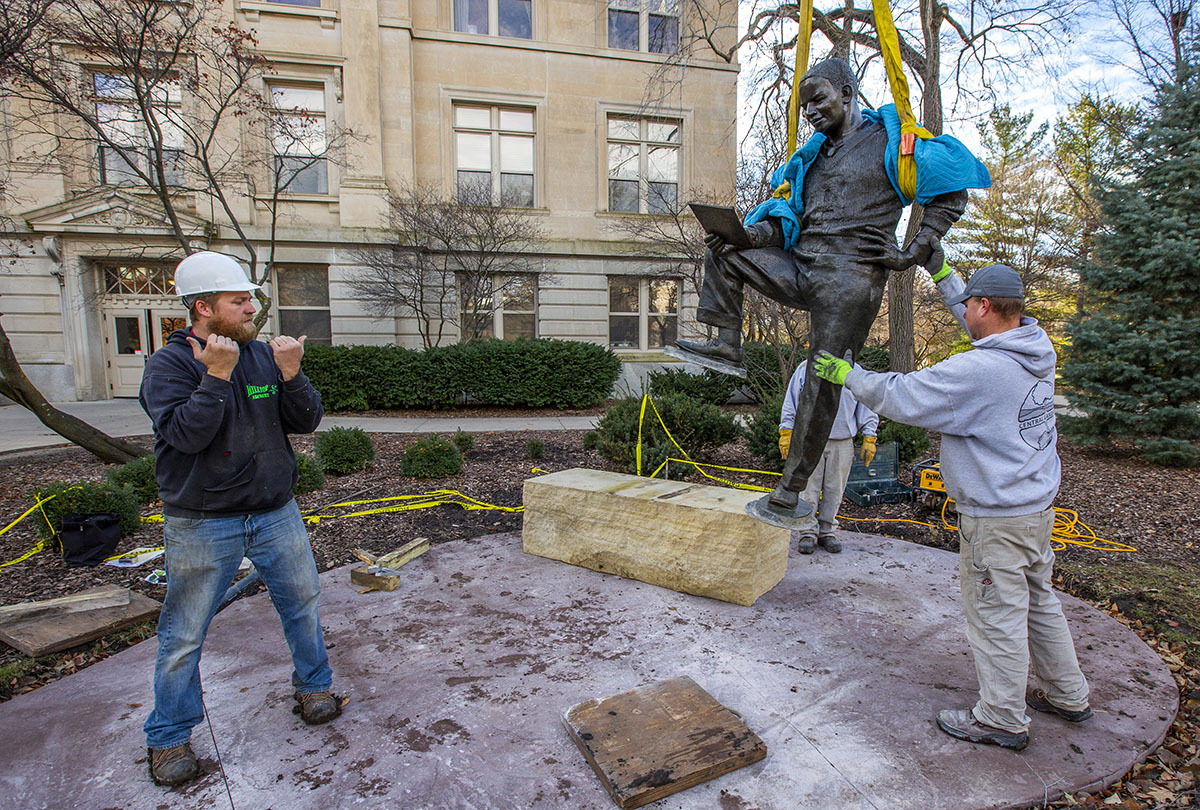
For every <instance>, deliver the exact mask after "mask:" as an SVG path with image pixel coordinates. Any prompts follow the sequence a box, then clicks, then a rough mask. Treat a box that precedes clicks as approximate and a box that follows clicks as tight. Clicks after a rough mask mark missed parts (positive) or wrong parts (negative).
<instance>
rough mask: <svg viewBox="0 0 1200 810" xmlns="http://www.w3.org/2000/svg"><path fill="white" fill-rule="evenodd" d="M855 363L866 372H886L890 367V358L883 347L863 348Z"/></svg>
mask: <svg viewBox="0 0 1200 810" xmlns="http://www.w3.org/2000/svg"><path fill="white" fill-rule="evenodd" d="M856 362H857V363H858V364H859V365H860V366H862V367H863V368H865V369H866V370H867V371H887V370H888V369H889V368H890V367H891V362H892V356H891V354H890V353H889V352H888V350H887V349H886V348H884V347H883V346H863V349H862V351H861V352H859V353H858V359H857V361H856Z"/></svg>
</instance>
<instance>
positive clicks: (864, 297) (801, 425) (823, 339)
mask: <svg viewBox="0 0 1200 810" xmlns="http://www.w3.org/2000/svg"><path fill="white" fill-rule="evenodd" d="M802 272H803V271H802ZM808 272H809V273H811V274H812V276H811V278H810V281H811V285H810V295H811V296H812V297H813V305H812V308H811V310H810V312H811V316H810V317H811V323H812V331H811V333H810V337H809V353H808V358H807V359H806V360H805V362H807V363H808V369H807V371H806V373H805V377H804V387H803V388H802V389H801V391H800V396H799V398H798V400H797V402H796V419H795V422H794V424H793V426H792V446H791V449H790V450H789V451H788V457H787V461H786V462H784V466H783V478H782V479H781V481H780V484H779V487H778V488H776V490H775V492H774V493H772V495H771V503H772V504H773V505H776V504H777V505H779V506H781V507H787V506H790V505H791V504H794V503H795V498H797V497H798V493H800V492H802V491H803V490H804V488H805V487H806V486H807V485H808V478H809V476H810V475H812V472H813V470H815V469H816V467H817V464H818V463H820V461H821V454H822V453H823V452H824V451H825V443H826V442H827V441H828V440H829V431H830V430H831V429H832V428H833V422H834V420H835V419H836V418H837V411H838V404H839V402H840V400H841V395H842V387H841V386H840V385H834V384H833V383H831V382H828V381H826V380H822V379H821V378H820V377H818V376H817V375H816V372H815V370H814V368H813V359H814V358H815V357H816V355H817V353H818V352H821V351H827V352H829V353H830V354H833V355H835V356H837V357H842V358H845V359H847V360H851V361H853V360H855V359H856V358H857V357H858V353H859V352H860V351H861V350H862V347H863V344H864V343H865V342H866V340H867V333H868V332H869V331H870V329H871V324H872V323H873V322H874V321H875V316H876V315H877V314H878V313H879V305H880V302H881V301H882V300H883V291H884V288H885V287H886V284H887V275H886V272H885V271H882V270H879V269H878V268H875V267H873V266H870V265H855V264H850V265H849V266H841V267H837V268H836V269H835V268H832V267H828V266H826V267H817V268H815V269H813V270H810V271H808Z"/></svg>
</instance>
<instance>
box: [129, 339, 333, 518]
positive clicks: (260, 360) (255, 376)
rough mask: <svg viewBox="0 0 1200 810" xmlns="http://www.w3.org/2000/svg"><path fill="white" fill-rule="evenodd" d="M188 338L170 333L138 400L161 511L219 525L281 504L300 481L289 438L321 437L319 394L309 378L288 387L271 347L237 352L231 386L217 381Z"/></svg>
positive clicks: (150, 363) (149, 369)
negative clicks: (146, 423)
mask: <svg viewBox="0 0 1200 810" xmlns="http://www.w3.org/2000/svg"><path fill="white" fill-rule="evenodd" d="M189 336H191V337H196V336H195V335H194V334H192V332H191V330H188V329H178V330H176V331H174V332H172V333H171V336H170V337H169V338H167V344H166V345H165V346H163V347H162V348H161V349H159V350H158V351H156V352H155V353H154V354H153V355H151V356H150V359H149V361H148V362H147V363H146V371H145V373H144V374H143V375H142V389H141V393H140V394H139V396H138V401H139V402H141V404H142V408H143V409H144V410H145V411H146V413H147V414H149V416H150V419H151V421H152V422H153V423H154V455H155V477H156V478H157V479H158V492H159V496H160V497H161V498H162V500H163V512H164V513H165V514H168V515H173V516H178V517H189V518H218V517H233V516H237V515H251V514H257V513H261V512H270V511H273V510H275V509H279V508H280V507H282V506H285V505H286V504H287V503H288V502H289V501H290V500H291V499H292V487H293V486H294V485H295V483H296V476H297V471H296V457H295V455H294V454H293V453H292V446H291V443H289V442H288V439H287V434H289V433H312V432H313V431H314V430H316V428H317V425H318V424H320V422H321V416H322V415H323V413H324V411H323V410H322V409H321V395H320V394H318V393H317V391H316V389H315V388H313V387H312V385H311V384H310V383H309V381H308V378H307V377H305V376H304V373H303V372H300V373H299V374H297V375H296V376H295V377H293V378H292V379H291V380H289V381H288V382H284V381H283V378H282V376H281V375H280V371H279V366H277V365H275V355H274V352H272V351H271V347H270V346H268V345H267V344H266V343H263V342H262V341H258V340H252V341H250V342H249V343H247V344H245V345H244V346H242V347H241V354H240V355H239V357H238V363H237V366H235V367H234V369H233V373H232V374H231V375H230V377H229V380H228V381H226V380H222V379H219V378H217V377H214V376H212V375H211V374H208V373H207V371H208V370H207V368H205V366H204V364H203V363H201V362H200V361H199V360H196V359H195V357H194V356H193V355H192V345H191V344H190V343H188V341H187V338H188V337H189ZM196 339H197V340H200V339H199V338H196ZM200 343H201V345H203V344H204V341H203V340H200Z"/></svg>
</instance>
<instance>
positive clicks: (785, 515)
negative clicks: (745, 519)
mask: <svg viewBox="0 0 1200 810" xmlns="http://www.w3.org/2000/svg"><path fill="white" fill-rule="evenodd" d="M780 493H785V494H780ZM776 494H780V498H779V500H780V501H782V503H777V502H776V498H775V496H776ZM789 495H790V496H791V497H790V498H789V497H788V496H789ZM788 500H790V501H791V506H788V505H787V503H786V502H787V501H788ZM812 511H813V508H812V507H811V506H809V505H808V503H807V502H806V501H804V500H801V498H800V495H799V493H796V492H788V490H786V489H783V488H782V487H780V488H779V489H776V490H775V492H772V493H771V494H770V495H764V496H762V497H761V498H759V499H757V500H754V501H751V502H750V503H748V504H746V514H748V515H750V516H751V517H753V518H757V519H758V520H761V521H763V522H764V523H770V524H771V525H772V526H778V527H780V528H782V529H801V528H804V527H805V525H806V524H807V523H808V522H809V515H811V514H812Z"/></svg>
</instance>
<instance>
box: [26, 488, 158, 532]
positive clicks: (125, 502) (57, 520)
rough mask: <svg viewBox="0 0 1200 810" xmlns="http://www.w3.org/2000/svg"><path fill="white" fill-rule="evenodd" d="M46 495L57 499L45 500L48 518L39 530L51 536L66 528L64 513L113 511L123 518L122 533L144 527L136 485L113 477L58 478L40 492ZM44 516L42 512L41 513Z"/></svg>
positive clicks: (38, 523) (83, 513)
mask: <svg viewBox="0 0 1200 810" xmlns="http://www.w3.org/2000/svg"><path fill="white" fill-rule="evenodd" d="M40 494H41V496H42V497H43V498H48V497H50V496H51V495H53V496H55V497H54V499H53V500H51V501H50V502H48V503H45V504H42V509H43V510H45V512H46V518H47V520H49V521H50V523H49V525H47V524H46V520H41V519H39V520H38V521H37V527H38V532H39V533H40V534H41V536H42V537H43V538H44V539H46V540H49V539H50V538H51V537H53V536H54V535H55V534H56V533H57V532H58V530H59V529H60V528H62V519H63V515H67V514H72V513H74V514H80V515H91V514H97V513H100V512H113V513H115V514H117V515H118V516H119V517H120V519H121V536H122V537H126V536H128V535H131V534H133V533H134V532H136V531H137V530H138V529H139V528H140V527H141V520H140V519H139V517H138V509H139V505H138V496H137V493H135V492H134V491H133V487H129V486H119V485H117V484H114V483H113V482H111V481H104V482H103V483H97V482H95V481H58V482H55V483H53V484H51V485H50V486H48V487H46V488H45V489H43V490H41V492H40ZM39 518H40V515H39Z"/></svg>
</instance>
